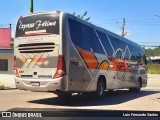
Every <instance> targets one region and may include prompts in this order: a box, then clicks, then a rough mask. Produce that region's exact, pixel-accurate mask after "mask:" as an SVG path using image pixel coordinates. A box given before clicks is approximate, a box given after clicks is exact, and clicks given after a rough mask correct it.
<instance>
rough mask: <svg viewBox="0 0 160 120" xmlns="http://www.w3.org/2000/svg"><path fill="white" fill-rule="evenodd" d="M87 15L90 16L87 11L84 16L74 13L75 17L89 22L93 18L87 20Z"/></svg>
mask: <svg viewBox="0 0 160 120" xmlns="http://www.w3.org/2000/svg"><path fill="white" fill-rule="evenodd" d="M87 14H88V12H87V11H85V12H84V13H83V15H76V12H73V15H74V16H76V17H78V18H81V19H83V20H85V21H89V20H90V19H91V17H87V18H85V17H86V16H87Z"/></svg>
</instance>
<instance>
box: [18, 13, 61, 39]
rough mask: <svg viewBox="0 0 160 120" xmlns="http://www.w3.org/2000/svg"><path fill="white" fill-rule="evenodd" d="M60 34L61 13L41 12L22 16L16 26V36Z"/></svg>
mask: <svg viewBox="0 0 160 120" xmlns="http://www.w3.org/2000/svg"><path fill="white" fill-rule="evenodd" d="M41 33H42V34H59V15H57V14H39V15H33V16H28V17H22V18H20V19H19V20H18V22H17V26H16V37H22V36H27V35H29V34H41Z"/></svg>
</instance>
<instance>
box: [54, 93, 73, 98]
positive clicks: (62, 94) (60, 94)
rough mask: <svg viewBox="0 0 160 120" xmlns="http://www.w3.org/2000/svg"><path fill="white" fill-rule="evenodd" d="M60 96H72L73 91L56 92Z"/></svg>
mask: <svg viewBox="0 0 160 120" xmlns="http://www.w3.org/2000/svg"><path fill="white" fill-rule="evenodd" d="M55 94H56V95H57V96H58V97H59V98H70V97H71V95H72V93H66V92H57V93H55Z"/></svg>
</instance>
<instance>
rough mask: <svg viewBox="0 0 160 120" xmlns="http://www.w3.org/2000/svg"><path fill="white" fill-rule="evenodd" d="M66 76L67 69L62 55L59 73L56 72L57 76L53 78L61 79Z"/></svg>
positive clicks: (60, 56)
mask: <svg viewBox="0 0 160 120" xmlns="http://www.w3.org/2000/svg"><path fill="white" fill-rule="evenodd" d="M65 74H66V67H65V61H64V57H63V56H62V55H59V57H58V66H57V71H56V74H55V76H54V77H53V78H59V77H62V76H63V75H65Z"/></svg>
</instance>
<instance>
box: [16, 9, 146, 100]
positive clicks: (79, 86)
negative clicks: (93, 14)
mask: <svg viewBox="0 0 160 120" xmlns="http://www.w3.org/2000/svg"><path fill="white" fill-rule="evenodd" d="M15 29H16V32H15V40H14V72H15V84H16V87H17V88H18V89H22V90H29V91H45V92H53V93H54V94H56V95H58V96H59V97H64V96H71V95H72V94H73V93H94V94H95V95H96V96H97V97H102V96H104V93H105V91H107V90H108V91H110V90H115V89H129V90H130V91H140V89H141V87H145V86H147V73H146V65H147V62H146V56H145V52H144V50H143V49H142V48H141V47H140V46H139V45H138V44H136V43H134V42H132V41H130V40H128V39H126V38H124V37H121V36H119V35H117V34H114V33H112V32H110V31H108V30H105V29H103V28H101V27H98V26H95V25H93V24H91V23H89V22H86V21H84V20H82V19H80V18H77V17H75V16H74V15H72V14H69V13H66V12H62V11H54V12H42V13H32V14H29V15H26V16H21V17H19V19H18V21H17V24H16V28H15Z"/></svg>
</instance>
